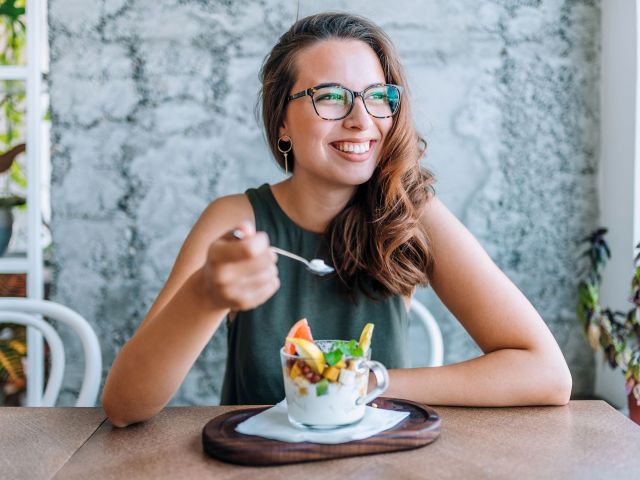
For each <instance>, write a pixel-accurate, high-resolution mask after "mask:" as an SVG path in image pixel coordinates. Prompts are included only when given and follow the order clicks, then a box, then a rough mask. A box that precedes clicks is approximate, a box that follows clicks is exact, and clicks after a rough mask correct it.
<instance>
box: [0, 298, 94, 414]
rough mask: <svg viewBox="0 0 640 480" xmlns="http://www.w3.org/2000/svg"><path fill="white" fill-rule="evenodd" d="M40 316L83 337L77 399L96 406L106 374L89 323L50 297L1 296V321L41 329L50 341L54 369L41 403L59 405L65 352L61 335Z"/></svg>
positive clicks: (83, 405) (80, 404)
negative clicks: (82, 375) (63, 325)
mask: <svg viewBox="0 0 640 480" xmlns="http://www.w3.org/2000/svg"><path fill="white" fill-rule="evenodd" d="M40 315H42V316H45V317H47V318H50V319H54V320H57V321H59V322H62V323H64V324H65V325H68V326H69V327H71V328H72V329H73V330H74V331H75V332H76V333H77V334H78V336H79V337H80V340H81V342H82V348H83V350H84V377H83V381H82V387H81V388H80V393H79V395H78V399H77V401H76V407H93V406H95V404H96V399H97V398H98V390H99V388H100V379H101V376H102V355H101V351H100V343H99V342H98V337H97V336H96V334H95V332H94V331H93V328H91V325H90V324H89V322H87V321H86V320H85V319H84V318H82V317H81V316H80V315H79V314H78V313H77V312H74V311H73V310H71V309H70V308H68V307H65V306H64V305H60V304H59V303H54V302H50V301H48V300H33V299H27V298H7V297H4V298H0V323H17V324H21V325H26V326H29V327H34V328H37V329H38V330H40V331H41V332H42V335H43V336H44V338H45V340H46V341H47V343H48V344H49V351H50V357H51V369H50V371H49V379H48V381H47V386H46V388H45V391H44V395H42V397H39V400H38V405H27V406H42V407H53V406H54V405H55V402H56V399H57V398H58V394H59V393H60V387H61V385H62V378H63V376H64V367H65V355H64V346H63V344H62V341H61V340H60V336H59V335H58V334H57V332H56V331H55V330H54V329H53V328H52V327H51V325H49V324H48V323H47V322H45V321H44V320H42V319H41V318H40Z"/></svg>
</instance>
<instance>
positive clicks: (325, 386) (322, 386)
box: [316, 378, 329, 397]
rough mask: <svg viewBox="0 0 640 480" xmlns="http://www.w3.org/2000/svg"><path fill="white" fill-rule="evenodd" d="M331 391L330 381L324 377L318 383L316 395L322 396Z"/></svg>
mask: <svg viewBox="0 0 640 480" xmlns="http://www.w3.org/2000/svg"><path fill="white" fill-rule="evenodd" d="M327 393H329V382H328V381H327V379H326V378H323V379H322V380H320V381H319V382H318V383H316V395H317V396H318V397H321V396H322V395H326V394H327Z"/></svg>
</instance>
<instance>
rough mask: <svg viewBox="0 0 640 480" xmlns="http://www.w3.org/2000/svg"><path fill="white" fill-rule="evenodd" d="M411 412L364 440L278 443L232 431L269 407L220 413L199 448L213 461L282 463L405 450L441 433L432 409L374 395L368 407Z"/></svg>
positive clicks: (208, 427)
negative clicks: (396, 422)
mask: <svg viewBox="0 0 640 480" xmlns="http://www.w3.org/2000/svg"><path fill="white" fill-rule="evenodd" d="M372 404H376V405H377V406H378V408H384V409H387V410H399V411H404V412H407V411H408V412H410V414H409V416H408V417H407V418H405V419H404V420H402V421H401V422H400V423H398V424H397V425H396V426H394V427H392V428H390V429H389V430H385V431H383V432H380V433H378V434H377V435H374V436H372V437H369V438H365V439H363V440H355V441H353V442H347V443H338V444H323V443H311V442H297V443H295V442H282V441H279V440H272V439H268V438H263V437H258V436H255V435H244V434H242V433H239V432H236V430H235V428H236V426H237V425H238V424H239V423H240V422H242V421H244V420H246V419H247V418H249V417H251V416H253V415H256V414H258V413H260V412H262V411H264V410H267V409H268V408H271V407H258V408H248V409H244V410H236V411H232V412H228V413H225V414H223V415H220V416H218V417H216V418H214V419H213V420H211V421H209V423H207V424H206V425H205V427H204V429H203V430H202V445H203V447H204V451H205V452H206V453H207V454H208V455H210V456H212V457H214V458H217V459H218V460H223V461H225V462H230V463H236V464H240V465H283V464H287V463H299V462H312V461H316V460H327V459H331V458H341V457H353V456H357V455H371V454H374V453H383V452H396V451H399V450H410V449H413V448H418V447H422V446H424V445H428V444H429V443H431V442H433V441H434V440H436V439H437V438H438V436H439V435H440V416H439V415H438V413H437V412H436V411H435V410H434V409H433V408H431V407H427V406H425V405H421V404H419V403H415V402H411V401H409V400H402V399H399V398H386V397H379V398H376V399H375V400H374V401H373V402H371V403H370V404H369V405H372Z"/></svg>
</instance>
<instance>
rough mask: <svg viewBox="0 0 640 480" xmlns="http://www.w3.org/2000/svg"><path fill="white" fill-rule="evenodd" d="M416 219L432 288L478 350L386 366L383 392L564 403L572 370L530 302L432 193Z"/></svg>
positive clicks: (430, 400) (483, 401) (502, 402)
mask: <svg viewBox="0 0 640 480" xmlns="http://www.w3.org/2000/svg"><path fill="white" fill-rule="evenodd" d="M422 220H423V222H424V224H425V226H426V228H427V231H428V232H429V236H430V240H431V246H432V248H433V255H434V259H435V264H434V269H433V274H432V276H431V286H432V287H433V289H434V291H435V292H436V294H437V295H438V297H440V299H441V300H442V301H443V302H444V304H445V305H446V306H447V308H448V309H449V310H450V311H451V313H453V315H454V316H455V317H456V318H457V319H458V321H459V322H460V323H461V324H462V326H463V327H464V328H465V329H466V331H467V332H468V333H469V334H470V335H471V337H472V338H473V339H474V340H475V341H476V343H477V344H478V346H479V347H480V348H481V349H482V351H483V352H484V355H481V356H479V357H477V358H474V359H471V360H467V361H464V362H460V363H456V364H452V365H445V366H442V367H425V368H409V369H395V370H390V371H389V373H390V379H391V381H390V386H389V390H387V392H385V395H387V396H391V397H394V396H395V397H401V398H406V399H410V400H414V401H417V402H421V403H427V404H430V405H465V406H510V405H565V404H566V403H567V402H568V401H569V396H570V394H571V374H570V372H569V368H568V367H567V363H566V361H565V359H564V356H563V355H562V352H561V351H560V348H559V347H558V344H557V343H556V341H555V339H554V338H553V335H552V334H551V332H550V331H549V328H548V327H547V325H546V324H545V323H544V321H543V320H542V318H541V317H540V315H539V314H538V312H537V311H536V310H535V308H534V307H533V305H531V303H530V302H529V301H528V300H527V299H526V298H525V296H524V295H523V294H522V292H521V291H520V290H519V289H518V288H517V287H516V286H515V285H514V284H513V283H512V282H511V281H510V280H509V279H508V278H507V276H506V275H505V274H504V273H503V272H502V271H501V270H500V269H499V268H498V267H497V266H496V264H495V263H494V262H493V261H492V260H491V258H490V257H489V255H488V254H487V252H486V251H485V250H484V249H483V248H482V246H481V245H480V243H479V242H478V241H477V240H476V239H475V238H474V237H473V235H472V234H471V233H470V232H469V231H468V230H467V229H466V228H465V226H464V225H463V224H462V223H461V222H460V221H458V219H457V218H456V217H455V216H454V215H453V214H452V213H451V212H450V211H449V210H448V209H447V208H446V207H445V206H444V205H443V204H442V202H440V200H439V199H438V198H437V197H435V196H434V197H432V198H431V200H430V201H429V203H428V206H427V207H426V209H425V212H424V214H423V217H422Z"/></svg>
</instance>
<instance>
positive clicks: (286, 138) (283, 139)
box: [278, 134, 293, 174]
mask: <svg viewBox="0 0 640 480" xmlns="http://www.w3.org/2000/svg"><path fill="white" fill-rule="evenodd" d="M280 142H285V143H288V144H289V148H287V149H284V148H282V147H281V146H280ZM292 148H293V142H292V141H291V137H290V136H289V135H286V134H285V135H282V136H281V137H280V138H278V151H279V152H280V153H282V154H283V155H284V173H285V174H289V163H288V162H287V154H288V153H289V152H290V151H291V149H292Z"/></svg>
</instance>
